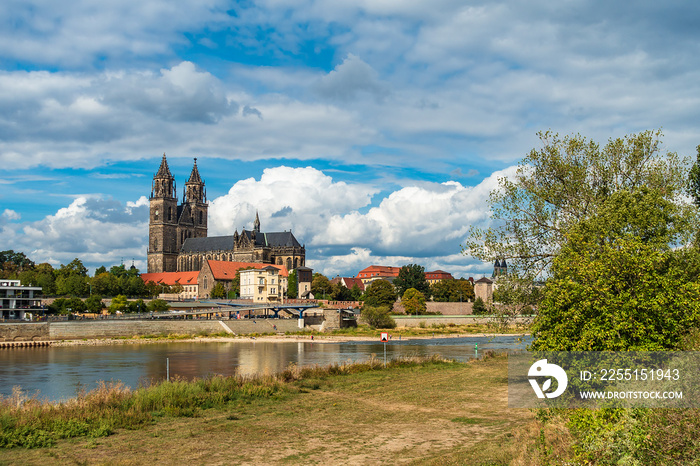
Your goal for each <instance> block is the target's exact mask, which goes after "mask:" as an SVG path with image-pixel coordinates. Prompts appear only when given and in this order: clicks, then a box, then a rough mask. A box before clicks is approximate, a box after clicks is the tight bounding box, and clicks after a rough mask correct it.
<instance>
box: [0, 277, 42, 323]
mask: <svg viewBox="0 0 700 466" xmlns="http://www.w3.org/2000/svg"><path fill="white" fill-rule="evenodd" d="M41 293H42V291H41V287H40V286H24V285H22V284H21V282H20V281H19V280H0V318H2V319H3V320H5V319H10V320H25V319H27V318H29V316H27V314H30V315H31V314H32V313H35V312H37V311H40V310H41V299H40V296H41Z"/></svg>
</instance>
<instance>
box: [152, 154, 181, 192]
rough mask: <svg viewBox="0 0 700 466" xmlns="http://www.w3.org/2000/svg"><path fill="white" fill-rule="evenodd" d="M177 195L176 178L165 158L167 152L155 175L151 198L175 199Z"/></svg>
mask: <svg viewBox="0 0 700 466" xmlns="http://www.w3.org/2000/svg"><path fill="white" fill-rule="evenodd" d="M176 196H177V193H176V192H175V178H173V175H172V174H171V173H170V168H169V167H168V160H167V159H166V158H165V152H163V159H162V160H161V161H160V167H159V168H158V172H157V173H156V174H155V175H153V185H152V187H151V198H153V197H160V198H173V199H174V198H175V197H176Z"/></svg>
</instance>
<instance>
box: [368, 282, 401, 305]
mask: <svg viewBox="0 0 700 466" xmlns="http://www.w3.org/2000/svg"><path fill="white" fill-rule="evenodd" d="M396 298H397V294H396V288H394V285H392V284H391V283H389V282H388V281H386V280H374V281H372V282H370V283H369V285H366V287H365V294H364V295H363V300H364V305H365V306H371V307H381V306H386V307H388V308H389V309H391V308H392V307H393V305H394V302H396Z"/></svg>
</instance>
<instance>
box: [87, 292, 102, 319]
mask: <svg viewBox="0 0 700 466" xmlns="http://www.w3.org/2000/svg"><path fill="white" fill-rule="evenodd" d="M85 306H86V308H87V311H88V312H92V313H94V314H100V313H101V312H102V309H104V307H105V305H104V303H103V302H102V296H99V295H96V294H93V295H90V297H89V298H87V299H86V300H85Z"/></svg>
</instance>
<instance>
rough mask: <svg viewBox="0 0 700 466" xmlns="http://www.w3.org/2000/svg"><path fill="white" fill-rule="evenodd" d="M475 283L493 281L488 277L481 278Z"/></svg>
mask: <svg viewBox="0 0 700 466" xmlns="http://www.w3.org/2000/svg"><path fill="white" fill-rule="evenodd" d="M475 283H493V280H491V279H489V278H486V277H481V278H480V279H478V280H477V281H476V282H475Z"/></svg>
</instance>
